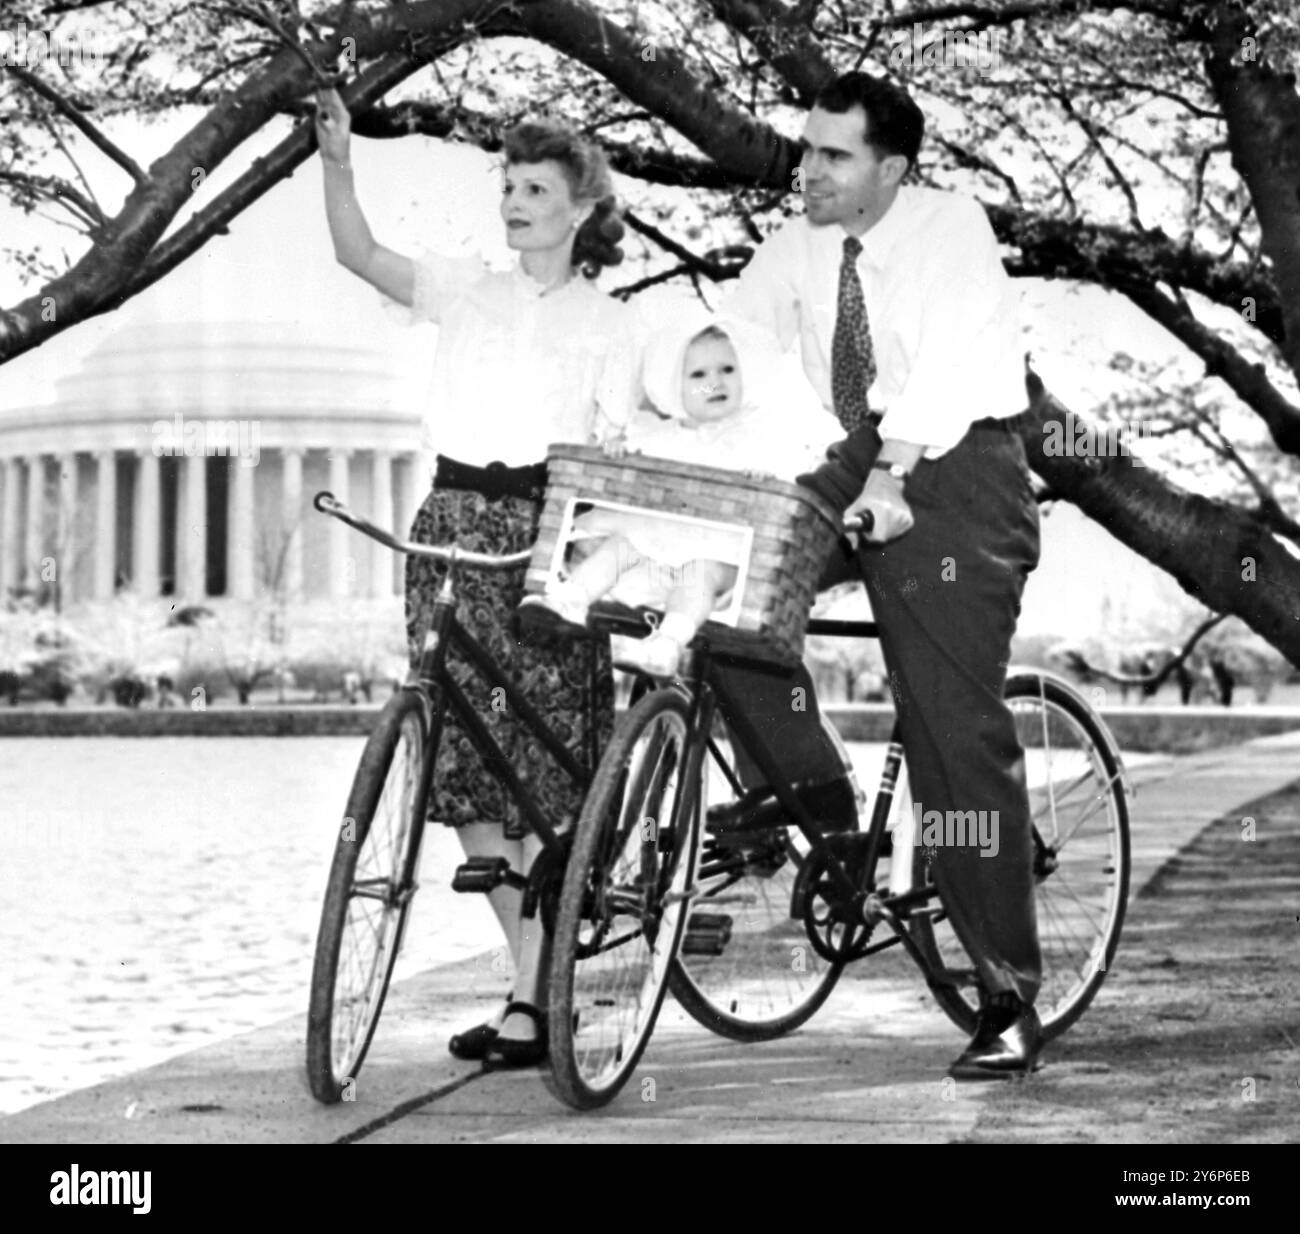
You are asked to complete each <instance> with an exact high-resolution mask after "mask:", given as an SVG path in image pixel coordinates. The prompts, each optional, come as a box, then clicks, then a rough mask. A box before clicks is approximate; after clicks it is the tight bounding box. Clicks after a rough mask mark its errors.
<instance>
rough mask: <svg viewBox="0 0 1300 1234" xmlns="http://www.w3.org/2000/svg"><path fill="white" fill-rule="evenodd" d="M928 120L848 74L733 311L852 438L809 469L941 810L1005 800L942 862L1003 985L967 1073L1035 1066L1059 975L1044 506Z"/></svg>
mask: <svg viewBox="0 0 1300 1234" xmlns="http://www.w3.org/2000/svg"><path fill="white" fill-rule="evenodd" d="M924 127H925V120H924V117H923V116H922V114H921V112H920V109H919V108H918V107H917V106H916V104H915V103H914V102H913V101H912V99H911V98H910V97H909V96H908V94H907V92H906V91H905V90H903V89H902V88H901V87H899V86H896V85H893V84H892V83H890V82H888V81H885V80H883V79H878V78H873V77H871V76H869V75H867V74H865V73H848V74H846V75H844V76H842V77H840V78H839V79H838V80H836V81H835V82H833V83H832V84H831V85H830V86H828V87H827V88H826V89H825V90H823V91H822V93H821V94H820V95H819V96H818V98H817V101H816V102H815V104H814V106H813V109H812V111H811V112H810V113H809V115H808V118H807V122H806V124H805V126H804V134H803V143H802V144H803V149H804V154H803V159H802V162H801V165H800V172H801V174H802V177H803V184H802V186H799V185H796V187H802V189H803V193H804V201H805V204H806V211H805V214H804V216H803V217H802V218H797V219H794V220H791V221H790V222H789V223H787V224H786V225H785V226H784V227H782V228H781V229H780V230H779V231H778V232H777V233H776V234H774V235H773V236H772V237H770V238H769V239H768V240H767V241H766V242H765V243H764V244H763V245H762V246H761V247H760V248H759V250H758V252H757V253H756V254H755V256H754V259H753V261H752V262H751V263H750V265H749V266H748V267H747V268H746V270H745V271H744V273H743V274H742V276H741V278H740V281H739V284H738V286H737V288H736V289H735V291H734V292H733V293H732V295H731V296H730V297H729V298H728V302H727V304H726V306H725V308H726V311H727V312H729V313H732V314H736V315H739V316H743V317H747V318H749V319H751V320H753V321H755V322H757V323H759V324H761V325H764V326H766V327H767V328H768V329H769V330H771V331H772V332H774V333H775V334H776V335H777V337H778V338H779V339H780V340H781V342H782V345H783V346H786V347H789V346H790V345H791V344H792V343H793V342H794V341H795V340H796V339H797V340H798V341H799V344H800V348H801V352H802V358H803V365H804V369H805V371H806V372H807V374H808V376H809V378H810V380H811V381H812V383H813V385H814V387H815V388H816V389H817V391H818V393H819V394H820V395H821V397H822V400H823V402H824V403H825V404H826V406H827V408H828V409H831V410H833V412H834V414H836V415H837V416H838V417H839V419H840V421H841V424H842V425H843V426H844V428H845V430H846V432H847V434H848V435H847V437H846V438H845V440H844V441H843V442H841V443H840V444H839V445H837V446H835V447H833V448H832V449H831V451H830V453H829V455H828V461H827V463H826V465H824V466H823V467H822V468H821V469H819V471H818V472H817V473H816V474H815V475H813V476H811V477H807V478H806V480H805V482H806V483H808V484H809V485H810V486H812V487H814V488H815V489H817V490H818V491H820V492H821V493H822V494H823V495H825V496H827V497H828V498H830V499H831V500H832V501H834V502H835V503H836V505H837V508H838V509H841V510H843V511H844V512H845V521H846V525H852V523H853V521H854V520H855V519H856V517H857V516H858V515H859V514H860V513H861V512H863V511H869V512H870V514H871V516H872V519H873V520H874V526H873V528H872V530H870V531H869V532H868V533H866V536H865V542H863V543H861V544H860V545H859V546H858V549H857V560H856V567H857V569H858V570H859V571H860V573H861V576H862V577H863V579H864V581H865V582H866V586H867V591H868V595H869V596H870V599H871V606H872V610H873V613H874V615H875V618H876V621H877V623H878V626H879V629H880V638H881V645H882V650H883V652H884V656H885V661H886V665H887V667H888V669H889V674H890V679H891V684H892V686H893V690H894V694H895V699H896V703H897V708H898V716H899V722H900V724H901V725H902V731H903V740H904V744H905V747H906V750H907V761H908V771H909V775H910V780H911V787H912V796H913V800H914V802H915V803H916V804H917V805H919V806H920V807H921V808H922V809H923V810H926V811H929V810H932V809H934V810H939V811H941V812H944V813H945V814H946V812H947V811H949V810H972V809H973V810H988V811H990V816H991V812H992V811H994V810H996V811H997V819H998V824H999V832H1000V835H999V847H998V850H997V855H996V856H995V857H992V858H990V857H987V856H985V855H984V854H983V852H982V851H981V850H980V849H979V848H978V847H975V846H951V847H942V846H941V847H939V848H938V849H937V851H936V855H935V859H934V876H935V881H936V883H937V885H938V887H939V890H940V893H941V895H942V897H943V901H944V904H945V905H946V906H947V909H948V913H949V917H950V920H951V922H952V925H953V928H954V929H955V930H956V932H957V935H958V937H959V938H960V939H961V941H962V943H963V944H964V946H965V947H966V950H967V951H968V952H969V953H970V955H971V958H972V960H973V961H974V964H975V966H976V970H977V972H978V973H979V976H980V980H981V984H982V986H983V991H984V997H983V999H982V1000H981V1001H982V1007H981V1013H980V1019H979V1024H978V1026H977V1029H976V1033H975V1036H974V1038H973V1039H972V1041H971V1042H970V1044H969V1046H968V1047H967V1049H966V1050H965V1051H964V1052H963V1053H962V1055H961V1056H960V1057H959V1058H958V1059H957V1060H956V1062H954V1064H953V1065H952V1068H951V1069H950V1074H952V1075H954V1076H957V1077H960V1078H968V1079H982V1078H996V1077H1000V1076H1006V1075H1010V1074H1014V1073H1016V1072H1023V1071H1027V1070H1030V1069H1032V1068H1033V1067H1034V1065H1035V1061H1036V1058H1037V1054H1038V1051H1039V1048H1040V1045H1041V1026H1040V1024H1039V1021H1038V1017H1037V1015H1036V1013H1035V1012H1034V1009H1033V1002H1034V998H1035V996H1036V995H1037V992H1038V986H1039V983H1040V979H1041V959H1040V955H1039V949H1038V935H1037V926H1036V921H1035V916H1034V881H1033V876H1032V870H1031V856H1032V853H1031V827H1030V821H1029V803H1028V799H1027V795H1026V791H1025V781H1024V755H1023V752H1022V751H1021V749H1020V747H1019V744H1018V742H1017V739H1016V733H1015V726H1014V722H1013V720H1012V717H1011V714H1010V712H1009V711H1008V709H1007V707H1006V705H1005V704H1004V703H1003V702H1002V686H1003V680H1004V677H1005V674H1006V666H1007V662H1008V658H1009V654H1010V645H1011V637H1012V635H1013V633H1014V631H1015V622H1016V617H1017V616H1018V615H1019V612H1020V596H1021V593H1022V591H1023V588H1024V583H1025V579H1026V577H1027V575H1028V574H1029V572H1030V570H1032V569H1033V568H1034V566H1035V565H1036V564H1037V561H1038V511H1037V506H1036V504H1035V502H1034V500H1033V496H1032V492H1031V488H1030V482H1029V472H1028V467H1027V466H1026V463H1025V457H1024V451H1023V448H1022V447H1021V444H1020V441H1019V439H1018V438H1017V437H1016V436H1015V435H1014V433H1012V432H1011V431H1010V428H1009V426H1008V423H1007V417H1011V416H1015V415H1017V414H1018V413H1020V412H1021V411H1022V410H1023V409H1024V407H1025V403H1026V397H1025V387H1024V379H1023V367H1022V363H1021V359H1020V339H1019V332H1018V323H1017V311H1016V295H1015V292H1014V290H1013V288H1012V285H1011V280H1010V279H1009V278H1008V277H1007V274H1006V272H1005V270H1004V269H1003V267H1002V262H1001V259H1000V258H999V255H998V250H997V244H996V241H995V239H994V236H993V232H992V229H991V228H990V226H989V223H988V219H987V217H986V216H985V214H984V211H983V210H982V209H981V207H980V206H979V204H978V203H977V202H975V201H974V200H973V199H971V198H968V197H964V196H961V195H958V194H955V193H946V192H939V191H936V190H932V189H925V188H917V187H910V186H904V185H902V184H901V181H902V180H903V178H904V177H905V176H906V174H907V173H908V171H910V170H911V168H912V167H913V166H914V165H915V162H916V157H917V152H918V150H919V148H920V144H921V137H922V133H923V131H924Z"/></svg>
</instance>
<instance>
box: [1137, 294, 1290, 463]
mask: <svg viewBox="0 0 1300 1234" xmlns="http://www.w3.org/2000/svg"><path fill="white" fill-rule="evenodd" d="M1118 290H1120V291H1122V292H1123V293H1124V294H1125V295H1126V296H1127V297H1128V298H1129V299H1130V300H1132V301H1133V303H1134V304H1136V305H1137V306H1138V308H1140V309H1141V310H1142V311H1143V312H1144V313H1146V314H1147V316H1149V317H1151V318H1152V319H1153V320H1155V321H1158V322H1159V323H1160V324H1161V325H1162V326H1164V328H1165V329H1166V330H1168V331H1169V333H1170V334H1172V335H1173V336H1174V337H1175V338H1176V339H1178V340H1179V341H1180V342H1181V343H1183V344H1184V345H1185V346H1186V347H1188V348H1189V349H1190V350H1191V351H1192V352H1193V353H1195V354H1196V355H1197V356H1199V357H1200V358H1201V359H1202V360H1203V361H1204V362H1205V373H1206V376H1207V377H1220V378H1222V379H1223V381H1224V383H1225V384H1226V385H1227V386H1228V387H1229V388H1230V389H1231V390H1232V391H1233V393H1234V394H1236V395H1237V397H1238V398H1240V399H1241V400H1242V401H1243V402H1244V403H1246V405H1247V406H1249V407H1250V408H1251V409H1252V410H1253V411H1254V412H1255V413H1256V414H1257V415H1258V416H1259V417H1260V418H1261V419H1262V420H1263V421H1264V423H1265V424H1266V425H1268V431H1269V433H1270V434H1272V437H1273V440H1274V442H1276V444H1277V447H1278V449H1279V450H1282V451H1283V452H1284V453H1286V454H1300V407H1296V406H1294V405H1293V404H1292V403H1290V402H1289V401H1288V400H1287V399H1286V398H1284V397H1283V395H1282V393H1281V392H1280V391H1279V390H1278V389H1277V387H1276V386H1274V385H1273V383H1272V382H1271V381H1270V380H1269V378H1268V373H1267V372H1266V371H1265V369H1264V366H1263V365H1262V364H1251V363H1250V362H1249V361H1248V360H1247V359H1246V358H1245V357H1244V356H1243V355H1242V354H1241V353H1240V352H1239V351H1238V350H1237V349H1236V348H1235V347H1233V346H1232V345H1231V344H1230V343H1228V342H1227V341H1226V340H1225V339H1224V338H1223V337H1222V336H1221V335H1219V334H1217V333H1216V332H1215V331H1213V330H1211V329H1209V328H1208V327H1207V326H1205V325H1203V324H1202V323H1201V322H1199V321H1198V320H1197V319H1196V316H1195V315H1194V314H1193V313H1192V311H1191V309H1190V308H1188V307H1187V306H1186V304H1179V303H1178V302H1177V300H1175V299H1173V298H1171V297H1170V296H1167V295H1166V294H1165V293H1164V292H1162V291H1161V290H1160V289H1159V288H1158V287H1156V286H1155V284H1154V283H1146V284H1133V285H1130V286H1121V287H1119V288H1118Z"/></svg>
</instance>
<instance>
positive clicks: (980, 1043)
mask: <svg viewBox="0 0 1300 1234" xmlns="http://www.w3.org/2000/svg"><path fill="white" fill-rule="evenodd" d="M1042 1048H1043V1026H1042V1023H1041V1022H1040V1021H1039V1019H1038V1012H1036V1011H1035V1010H1034V1009H1033V1008H1032V1007H1024V1006H1021V1007H1020V1009H1019V1011H1018V1012H1016V1013H1015V1015H1014V1018H1013V1019H1012V1020H1011V1022H1010V1023H1009V1024H1008V1023H1007V1017H1006V1014H1005V1012H1003V1011H1000V1010H999V1009H998V1008H990V1009H987V1010H986V1011H985V1012H983V1013H982V1014H981V1015H980V1022H979V1025H978V1026H977V1027H976V1030H975V1036H974V1037H972V1038H971V1043H970V1045H968V1046H967V1047H966V1048H965V1050H963V1051H962V1052H961V1054H960V1055H959V1056H958V1058H957V1059H956V1061H955V1062H954V1063H953V1064H952V1066H951V1067H949V1068H948V1074H949V1075H950V1076H952V1077H953V1078H954V1079H957V1080H1005V1079H1010V1078H1011V1077H1012V1076H1017V1075H1027V1074H1028V1073H1029V1072H1031V1071H1036V1070H1037V1069H1038V1066H1039V1063H1038V1054H1039V1051H1040V1050H1041V1049H1042Z"/></svg>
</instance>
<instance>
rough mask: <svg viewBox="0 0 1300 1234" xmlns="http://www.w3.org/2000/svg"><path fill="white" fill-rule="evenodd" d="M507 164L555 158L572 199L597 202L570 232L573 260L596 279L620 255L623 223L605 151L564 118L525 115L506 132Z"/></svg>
mask: <svg viewBox="0 0 1300 1234" xmlns="http://www.w3.org/2000/svg"><path fill="white" fill-rule="evenodd" d="M505 155H506V163H507V165H509V164H511V163H543V162H553V163H557V164H558V165H559V167H560V169H561V170H562V171H563V172H564V178H565V180H567V181H568V184H569V192H570V193H572V195H573V199H574V200H575V201H594V202H595V206H594V208H593V209H592V211H591V213H590V214H589V215H588V216H587V218H586V220H585V221H584V222H583V224H582V226H581V227H579V228H578V231H577V234H576V235H575V236H574V238H573V265H574V268H575V269H577V270H581V271H582V273H583V275H585V276H586V277H587V278H589V279H594V278H595V277H596V275H598V274H599V273H600V271H601V269H602V268H603V267H605V266H616V265H618V263H619V262H621V261H622V260H623V250H622V249H621V248H620V247H619V243H618V242H619V241H620V240H621V239H622V238H623V233H624V231H625V228H624V226H623V220H622V219H621V218H619V213H618V201H617V199H616V198H615V196H614V183H613V181H612V180H611V179H610V174H609V164H608V163H607V162H606V161H605V154H604V151H602V150H601V148H600V147H599V146H598V145H597V144H596V143H595V142H593V141H589V140H587V139H586V138H585V137H580V136H579V135H578V134H577V133H574V132H573V131H572V130H570V129H568V128H566V127H565V126H564V125H562V124H555V123H552V122H551V121H546V120H526V121H524V122H523V123H522V124H517V125H515V127H514V128H512V129H511V130H510V131H509V132H508V133H507V134H506V138H505Z"/></svg>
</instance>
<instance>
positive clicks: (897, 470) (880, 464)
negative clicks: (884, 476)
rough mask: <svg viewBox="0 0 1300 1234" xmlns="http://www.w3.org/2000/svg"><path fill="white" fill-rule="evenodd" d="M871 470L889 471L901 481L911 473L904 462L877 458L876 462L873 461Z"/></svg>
mask: <svg viewBox="0 0 1300 1234" xmlns="http://www.w3.org/2000/svg"><path fill="white" fill-rule="evenodd" d="M871 470H872V471H887V472H889V474H890V475H891V476H893V477H894V479H895V480H898V481H899V482H900V483H901V482H902V481H903V480H906V479H907V477H908V475H909V474H910V473H909V472H908V470H907V468H906V467H904V466H903V464H902V463H886V462H885V461H884V460H883V459H877V460H876V461H875V462H874V463H872V464H871Z"/></svg>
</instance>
